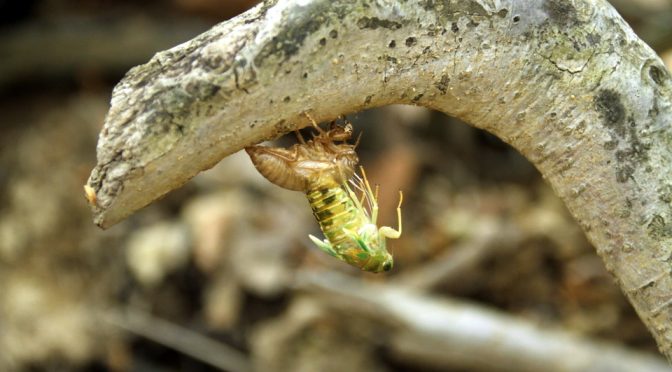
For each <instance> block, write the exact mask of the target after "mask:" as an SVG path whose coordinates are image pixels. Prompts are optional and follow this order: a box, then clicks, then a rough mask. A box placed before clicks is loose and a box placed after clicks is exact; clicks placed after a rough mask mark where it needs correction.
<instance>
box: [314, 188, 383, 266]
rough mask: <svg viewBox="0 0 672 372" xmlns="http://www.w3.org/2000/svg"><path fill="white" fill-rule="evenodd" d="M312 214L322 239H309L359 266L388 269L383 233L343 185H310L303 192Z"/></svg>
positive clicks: (332, 253)
mask: <svg viewBox="0 0 672 372" xmlns="http://www.w3.org/2000/svg"><path fill="white" fill-rule="evenodd" d="M306 196H307V197H308V202H309V203H310V207H311V208H312V209H313V214H314V215H315V218H316V219H317V222H318V223H319V224H320V228H321V229H322V232H323V233H324V236H325V237H326V239H325V240H324V241H320V240H319V239H317V238H316V237H314V236H312V235H311V236H310V238H311V240H312V241H313V242H314V243H315V244H316V245H317V246H318V247H319V248H320V249H321V250H323V251H325V252H327V253H329V254H330V255H332V256H334V257H337V258H339V259H341V260H343V261H345V262H347V263H349V264H351V265H354V266H357V267H359V268H360V269H362V270H365V271H371V272H381V271H389V270H390V269H391V268H392V265H393V260H392V255H391V254H390V253H388V252H387V249H386V248H385V237H383V236H381V235H380V234H379V233H378V228H377V227H376V225H375V223H374V222H373V221H371V217H370V216H369V214H368V212H367V211H366V209H364V208H363V207H362V206H361V205H360V203H359V200H357V199H356V196H355V194H354V192H352V190H350V189H349V188H348V186H347V185H339V184H337V183H335V182H334V183H333V184H332V185H329V186H325V185H320V186H319V187H315V188H311V189H309V190H308V191H307V192H306Z"/></svg>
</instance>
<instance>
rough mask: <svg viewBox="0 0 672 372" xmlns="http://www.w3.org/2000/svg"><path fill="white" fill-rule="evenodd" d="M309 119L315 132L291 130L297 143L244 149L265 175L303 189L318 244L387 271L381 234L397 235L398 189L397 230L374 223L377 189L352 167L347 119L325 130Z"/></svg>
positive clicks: (368, 267)
mask: <svg viewBox="0 0 672 372" xmlns="http://www.w3.org/2000/svg"><path fill="white" fill-rule="evenodd" d="M306 116H308V114H306ZM308 118H310V116H308ZM310 120H311V121H312V122H313V126H314V127H315V128H316V129H317V131H318V133H317V134H315V135H314V136H313V138H312V139H311V140H309V141H305V140H304V139H303V137H301V135H300V134H298V132H297V136H298V137H299V143H297V144H295V145H294V146H292V147H290V148H288V149H285V148H277V147H266V146H252V147H248V148H246V149H245V150H246V151H247V153H248V154H249V156H250V158H251V159H252V163H254V166H255V167H256V168H257V170H258V171H259V173H261V174H262V175H263V176H264V177H266V179H268V180H269V181H271V182H272V183H274V184H276V185H278V186H280V187H283V188H286V189H289V190H295V191H301V192H304V193H305V194H306V197H307V198H308V202H309V203H310V207H311V208H312V210H313V215H314V216H315V218H316V219H317V222H318V223H319V225H320V228H321V229H322V232H323V233H324V236H325V237H326V239H324V240H319V239H318V238H316V237H314V236H312V235H310V239H311V240H312V241H313V242H314V243H315V244H316V245H317V247H318V248H320V249H321V250H323V251H325V252H327V253H328V254H330V255H332V256H334V257H336V258H339V259H341V260H343V261H345V262H347V263H349V264H351V265H353V266H357V267H359V268H360V269H362V270H365V271H371V272H374V273H378V272H381V271H389V270H390V269H392V266H393V259H392V255H391V254H390V253H389V252H388V251H387V249H386V246H385V239H386V238H390V239H397V238H399V236H401V202H402V200H403V194H402V193H401V192H399V195H400V197H399V205H398V206H397V219H398V225H399V230H395V229H393V228H391V227H389V226H382V227H380V228H378V226H377V225H376V219H377V217H378V195H377V194H378V193H377V189H376V192H374V191H373V190H372V189H371V185H370V184H369V181H368V180H367V178H366V173H365V172H364V168H362V167H360V172H361V177H360V176H359V175H357V174H356V173H355V166H356V165H357V163H358V161H359V159H358V157H357V153H356V152H355V149H356V147H357V143H355V144H354V145H352V144H349V143H348V142H347V141H348V140H349V139H350V138H351V136H352V125H351V124H346V125H345V126H344V127H341V126H336V125H335V124H334V123H332V126H331V128H330V129H329V130H327V131H325V130H323V129H321V128H320V127H319V126H318V125H317V123H315V121H314V120H313V119H312V118H310ZM337 142H338V143H337ZM357 142H359V141H357ZM356 191H359V192H360V194H361V195H357V192H356Z"/></svg>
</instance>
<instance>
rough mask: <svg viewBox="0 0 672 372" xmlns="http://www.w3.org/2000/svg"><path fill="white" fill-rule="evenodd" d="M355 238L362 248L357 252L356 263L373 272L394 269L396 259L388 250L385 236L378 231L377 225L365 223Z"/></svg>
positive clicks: (354, 262) (354, 260)
mask: <svg viewBox="0 0 672 372" xmlns="http://www.w3.org/2000/svg"><path fill="white" fill-rule="evenodd" d="M353 238H354V239H355V241H356V242H357V245H358V246H359V248H360V249H361V250H359V251H358V252H357V253H356V259H353V260H352V261H353V262H352V263H353V264H354V265H356V266H358V267H360V268H361V269H362V270H365V271H370V272H373V273H379V272H382V271H390V270H392V267H393V266H394V259H393V258H392V255H391V254H390V253H389V252H388V251H387V248H386V246H385V237H384V236H382V235H381V234H379V233H378V231H377V230H376V225H373V224H367V225H365V226H364V227H362V229H360V231H359V232H358V234H357V235H356V236H353ZM353 258H354V257H353Z"/></svg>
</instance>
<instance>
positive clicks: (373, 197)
mask: <svg viewBox="0 0 672 372" xmlns="http://www.w3.org/2000/svg"><path fill="white" fill-rule="evenodd" d="M359 171H360V172H361V173H362V179H363V180H364V187H365V188H364V190H363V192H364V194H365V195H366V199H367V200H368V202H369V209H371V222H372V223H373V224H375V223H376V221H377V220H378V186H376V192H373V190H372V189H371V184H370V183H369V179H368V178H367V177H366V172H365V171H364V167H362V166H360V167H359Z"/></svg>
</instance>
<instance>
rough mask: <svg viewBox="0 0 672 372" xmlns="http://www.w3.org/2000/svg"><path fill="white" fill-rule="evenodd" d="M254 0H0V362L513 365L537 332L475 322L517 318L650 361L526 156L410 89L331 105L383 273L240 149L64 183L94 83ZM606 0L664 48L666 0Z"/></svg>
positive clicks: (97, 112) (23, 365)
mask: <svg viewBox="0 0 672 372" xmlns="http://www.w3.org/2000/svg"><path fill="white" fill-rule="evenodd" d="M255 3H256V1H250V0H248V1H246V0H220V1H217V0H171V1H157V0H151V1H150V0H146V1H142V2H140V1H130V0H115V1H113V0H24V1H10V0H1V1H0V96H1V97H2V99H0V283H2V284H1V285H0V371H142V372H144V371H216V370H227V371H246V370H252V369H253V370H258V371H478V370H483V371H500V370H526V369H527V370H534V366H535V364H534V363H535V358H536V355H537V354H538V353H539V350H537V349H536V348H531V347H530V346H529V345H527V344H525V343H521V344H520V345H515V342H513V344H514V345H513V346H511V345H509V346H508V347H511V349H508V351H505V352H502V353H500V354H497V353H498V350H497V348H498V347H499V346H498V345H497V344H493V343H492V339H490V338H488V337H486V336H483V335H484V334H485V335H487V334H489V332H490V333H492V334H494V335H497V334H498V333H497V332H504V333H505V334H509V333H515V331H516V330H520V329H525V330H529V331H530V332H532V333H531V335H532V336H534V337H532V344H533V345H551V344H554V342H561V343H563V342H564V343H567V344H568V345H570V346H572V345H573V346H576V347H579V348H583V349H586V350H593V349H591V348H595V349H594V350H602V349H600V348H606V349H604V350H610V351H616V353H615V354H619V353H620V352H621V351H623V352H624V353H632V354H627V355H633V356H642V358H644V359H642V360H645V359H646V358H648V357H646V355H652V356H653V358H654V359H651V360H653V362H652V363H654V364H655V363H657V361H658V360H660V361H662V359H655V358H660V357H658V356H656V355H655V354H656V346H655V343H654V341H653V339H652V338H651V336H650V335H649V333H648V332H647V330H646V329H645V328H644V326H643V325H642V324H641V322H640V320H639V319H638V318H637V316H636V314H635V313H634V311H633V310H632V308H631V307H630V305H629V304H628V303H627V301H626V300H625V298H624V297H623V295H622V294H621V292H620V291H619V289H618V287H617V286H616V285H615V284H614V282H613V280H612V278H611V277H610V275H609V274H608V273H607V272H606V270H605V268H604V266H603V264H602V262H601V260H600V259H599V258H598V257H597V256H596V254H595V251H594V249H593V248H592V247H591V245H590V243H589V242H587V241H586V238H585V237H584V234H583V233H582V232H581V230H580V228H579V227H578V226H577V224H576V223H575V222H574V221H573V219H572V218H571V216H570V215H569V214H568V212H567V211H566V209H565V207H564V206H563V204H562V202H561V201H560V200H559V199H558V198H557V197H556V196H555V195H554V194H553V192H552V190H551V189H550V188H549V186H548V185H547V184H546V183H544V181H543V180H542V178H541V177H540V175H539V173H538V172H537V171H536V170H535V168H534V167H533V166H532V165H531V164H530V163H529V162H527V161H526V160H525V159H524V158H522V157H521V156H520V155H519V154H518V153H517V152H516V151H515V150H512V149H511V148H510V147H509V146H508V145H506V144H504V143H502V142H501V141H499V140H498V139H497V138H495V137H493V136H491V135H489V134H487V133H485V132H482V131H479V130H475V129H473V128H471V127H469V126H467V125H465V124H463V123H460V122H458V121H457V120H455V119H452V118H449V117H447V116H445V115H442V114H440V113H436V112H431V111H428V110H425V109H422V108H417V107H411V106H391V107H385V108H381V109H376V110H370V111H366V112H362V113H359V114H356V115H352V116H349V117H348V119H349V120H351V121H353V122H354V123H355V130H356V131H359V130H364V136H363V138H362V143H361V146H360V147H359V154H360V158H361V161H362V164H363V165H364V166H365V167H366V169H367V171H368V174H369V178H370V179H371V180H372V182H373V183H376V184H379V185H380V186H381V203H380V204H381V213H382V223H383V224H386V225H390V226H393V227H396V216H395V207H396V203H397V198H398V190H403V191H404V196H405V199H404V205H403V207H402V209H403V217H404V234H403V235H402V237H401V239H399V240H396V241H391V242H390V243H389V246H390V247H391V249H392V251H393V253H394V256H395V267H394V270H393V271H391V272H390V273H389V274H379V275H373V274H366V273H362V272H360V271H358V270H357V269H353V268H352V267H350V266H348V265H346V264H344V263H342V262H340V261H337V260H334V259H332V258H330V257H328V256H326V255H325V254H323V253H322V252H320V251H318V250H317V249H315V248H314V247H312V246H311V243H310V241H309V240H308V234H311V233H312V234H316V235H318V236H319V235H320V232H319V228H318V226H317V224H316V223H315V221H314V220H313V217H312V215H311V212H310V208H309V206H308V204H307V202H306V200H305V198H304V196H303V195H302V194H300V193H297V192H291V191H287V190H283V189H280V188H278V187H276V186H273V185H272V184H270V183H269V182H268V181H266V180H265V179H263V178H262V177H261V176H260V175H258V174H257V173H256V171H255V169H254V168H253V166H252V164H251V162H250V161H249V159H248V158H247V156H246V155H244V154H241V153H238V154H235V155H233V156H230V157H228V158H226V159H224V160H223V161H222V162H221V163H220V164H219V165H218V166H216V167H215V168H213V169H212V170H210V171H208V172H205V173H203V174H201V175H199V176H197V177H196V178H195V179H194V180H193V181H191V182H190V183H188V184H187V185H185V186H184V187H182V188H181V189H179V190H176V191H174V192H172V193H171V194H169V195H168V196H167V197H166V198H164V199H163V200H161V201H159V202H157V203H154V204H153V205H151V206H149V207H147V208H145V209H143V210H141V211H140V212H138V213H136V214H135V215H133V216H132V217H130V218H129V219H128V220H126V221H125V222H123V223H121V224H119V225H117V226H114V227H113V228H111V229H109V230H107V231H101V230H100V229H98V228H97V227H95V226H94V225H93V223H92V222H91V215H90V212H89V208H88V206H87V203H86V200H85V198H84V197H83V190H82V185H84V183H85V182H86V179H87V178H88V175H89V172H90V171H91V169H92V168H93V166H94V165H95V146H96V141H97V135H98V132H99V131H100V129H101V126H102V122H103V118H104V115H105V113H106V111H107V109H108V104H109V99H110V93H111V90H112V88H113V86H114V84H115V83H116V82H118V81H119V80H120V79H121V77H122V76H123V74H124V73H125V72H126V71H127V70H128V69H129V68H130V67H132V66H134V65H137V64H141V63H144V62H146V61H148V60H149V58H151V56H152V55H153V54H154V53H155V52H157V51H160V50H163V49H166V48H169V47H171V46H174V45H176V44H178V43H181V42H184V41H186V40H189V39H190V38H192V37H194V36H196V35H198V34H199V33H201V32H203V31H205V30H207V29H209V28H210V27H211V26H212V25H214V24H216V23H218V22H220V21H223V20H225V19H228V18H230V17H233V16H235V15H236V14H239V13H240V12H243V11H245V10H246V9H248V8H249V7H252V6H253V5H254V4H255ZM612 3H613V4H614V5H615V6H616V7H617V8H618V10H619V11H620V12H621V14H623V16H624V17H625V18H626V20H627V21H628V22H629V23H630V24H631V25H632V26H633V28H634V29H635V31H636V32H637V33H638V34H639V35H640V36H641V37H642V38H643V39H644V40H645V41H647V42H648V43H649V44H650V45H651V46H652V47H653V48H654V49H656V51H657V52H658V53H659V54H661V55H662V56H663V57H664V58H665V59H666V63H667V64H668V66H670V64H671V63H672V2H670V1H668V0H636V1H633V0H614V1H613V2H612ZM292 140H293V139H291V138H290V139H288V140H286V142H283V143H287V144H290V143H292ZM402 305H404V306H402ZM406 305H407V306H406ZM464 314H468V315H469V316H470V317H471V318H470V321H471V322H472V323H468V324H466V325H465V323H460V322H453V321H451V320H452V319H456V318H455V317H459V316H463V315H464ZM437 315H438V316H437ZM432 317H434V318H436V319H438V320H436V319H434V318H432ZM432 319H434V320H432ZM417 320H422V321H426V324H425V323H422V322H418V321H417ZM432 321H436V322H437V323H436V324H434V323H431V322H432ZM421 323H422V324H421ZM427 324H429V326H427ZM428 327H429V330H428ZM465 327H466V328H465ZM470 327H471V328H470ZM509 329H510V330H509ZM477 330H478V331H477ZM499 335H500V336H499V337H501V333H500V334H499ZM558 340H559V341H558ZM514 341H515V340H514ZM500 346H501V345H500ZM456 349H459V350H458V351H455V350H456ZM451 350H452V351H453V352H451ZM512 354H515V355H512ZM595 354H598V355H596V357H601V356H602V355H600V354H604V356H605V357H607V356H608V354H609V353H606V352H605V353H595ZM624 355H625V354H624ZM507 358H509V359H507ZM630 359H631V360H635V359H636V358H634V357H633V358H630ZM646 360H649V359H646ZM514 361H515V363H516V364H508V363H513V362H514ZM558 363H562V361H558ZM662 363H664V362H662ZM529 366H532V367H529ZM530 368H532V369H530ZM549 368H550V367H549ZM546 370H552V369H546ZM640 370H645V369H640Z"/></svg>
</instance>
